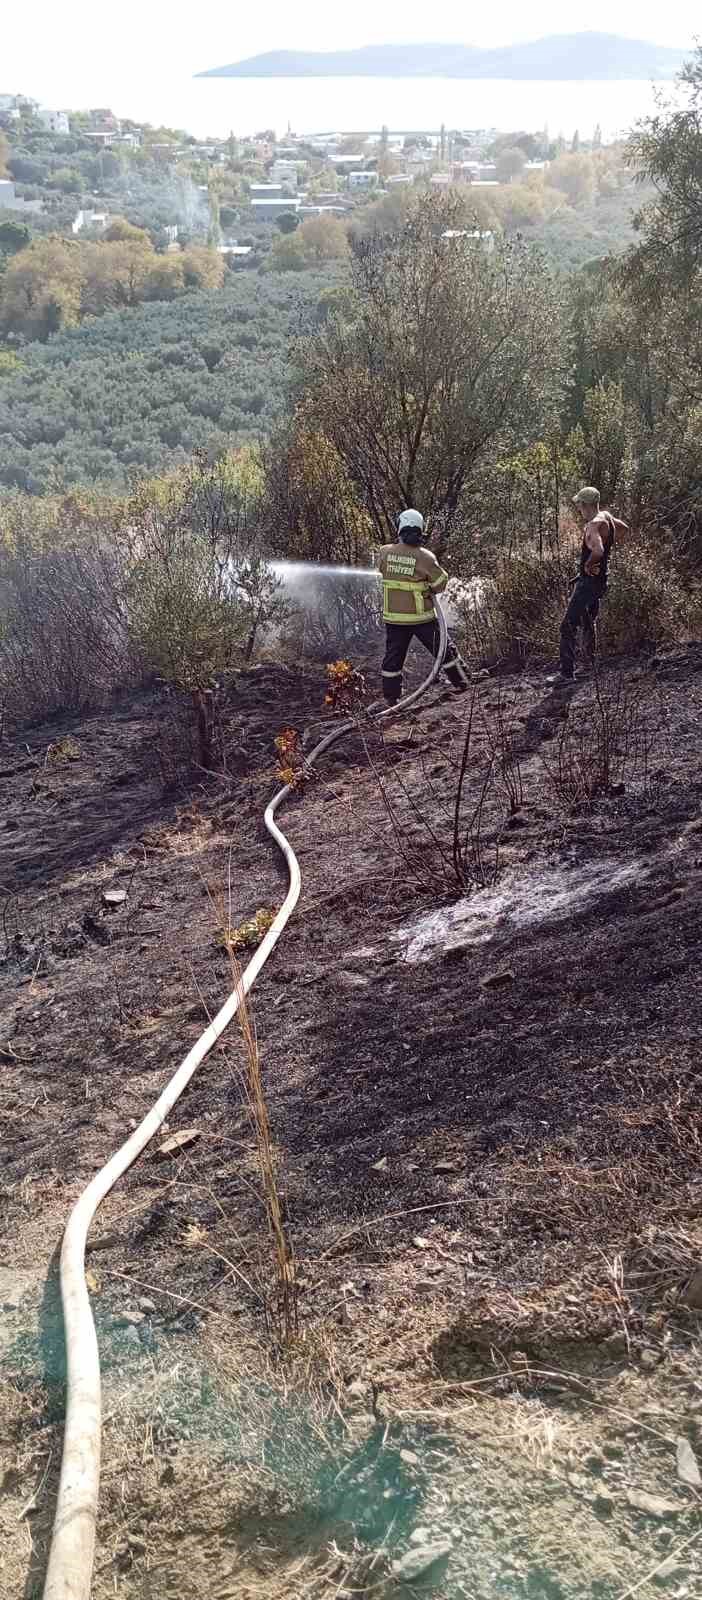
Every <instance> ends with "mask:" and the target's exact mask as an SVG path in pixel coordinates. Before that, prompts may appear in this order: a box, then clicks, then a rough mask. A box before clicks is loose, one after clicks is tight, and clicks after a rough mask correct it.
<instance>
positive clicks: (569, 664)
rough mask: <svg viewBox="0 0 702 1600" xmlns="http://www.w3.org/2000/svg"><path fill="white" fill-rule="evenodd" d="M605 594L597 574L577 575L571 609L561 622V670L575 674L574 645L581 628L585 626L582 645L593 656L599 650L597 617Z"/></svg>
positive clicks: (566, 673)
mask: <svg viewBox="0 0 702 1600" xmlns="http://www.w3.org/2000/svg"><path fill="white" fill-rule="evenodd" d="M603 595H604V589H603V587H602V584H601V583H600V582H599V581H598V579H597V578H588V577H582V578H578V580H577V583H576V585H575V588H574V589H573V593H572V595H571V597H570V604H569V606H568V610H567V611H566V614H565V616H564V618H563V621H562V623H561V672H562V673H563V676H564V677H565V678H572V676H573V673H574V671H575V646H576V642H577V637H578V628H582V630H583V649H584V651H585V654H586V656H588V657H589V659H590V660H591V661H592V660H594V657H595V653H596V650H597V617H598V613H599V609H600V601H601V600H602V597H603Z"/></svg>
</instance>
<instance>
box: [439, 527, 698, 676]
mask: <svg viewBox="0 0 702 1600" xmlns="http://www.w3.org/2000/svg"><path fill="white" fill-rule="evenodd" d="M577 560H578V547H577V546H576V545H575V544H573V545H572V546H570V545H569V546H568V547H566V549H565V550H564V551H562V552H560V553H557V554H549V555H545V556H544V557H543V558H542V559H540V558H539V557H538V555H536V554H535V553H534V554H526V555H524V554H520V555H516V556H512V557H504V558H500V559H499V560H498V561H497V562H496V563H495V566H494V569H493V571H492V573H491V574H490V575H489V576H488V577H487V578H485V579H484V580H483V582H482V584H481V586H480V589H479V591H478V592H477V594H476V593H475V592H473V593H466V595H465V597H464V598H463V599H461V600H459V601H458V603H457V610H458V612H459V615H460V617H461V621H462V623H463V625H464V628H465V633H466V643H467V646H468V649H469V650H470V652H471V653H472V654H474V655H477V656H479V657H480V658H481V659H482V660H485V661H489V662H498V661H503V662H507V661H511V662H518V661H520V660H525V659H526V658H527V657H529V656H553V655H554V654H556V652H557V649H558V637H559V631H560V625H561V620H562V617H563V613H564V610H565V607H566V605H567V603H568V598H569V595H570V580H571V578H572V576H573V574H574V573H575V572H576V571H577ZM701 626H702V594H701V593H700V591H699V589H697V588H694V587H691V586H690V585H689V584H687V583H686V582H685V581H684V579H683V578H682V577H681V575H680V573H679V572H678V571H676V569H675V567H674V566H673V565H672V563H671V561H670V559H669V555H668V553H667V552H666V553H665V554H661V552H660V551H659V552H654V551H653V550H652V549H651V547H650V546H648V545H646V544H631V545H628V546H622V548H621V549H620V550H618V551H617V553H616V555H615V557H614V560H613V562H612V568H611V575H610V582H609V588H608V591H607V596H606V600H605V603H604V605H603V607H602V611H601V622H600V648H601V650H602V652H603V654H605V655H611V654H623V653H626V652H628V651H636V650H643V649H655V648H656V647H657V646H659V645H661V644H668V643H673V642H674V641H676V640H683V639H687V638H690V637H691V636H693V635H695V634H696V633H698V632H699V631H700V627H701Z"/></svg>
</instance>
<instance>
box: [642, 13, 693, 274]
mask: <svg viewBox="0 0 702 1600" xmlns="http://www.w3.org/2000/svg"><path fill="white" fill-rule="evenodd" d="M678 82H679V85H680V91H681V97H682V103H680V104H678V105H677V106H675V107H673V108H672V109H670V108H665V109H661V110H659V111H658V112H657V114H656V115H655V116H653V117H649V118H647V120H646V121H644V122H641V123H639V126H638V127H637V128H636V129H635V131H634V133H633V134H632V136H631V139H630V141H629V145H628V147H627V161H628V163H629V166H630V167H632V168H633V170H634V171H635V172H636V173H637V174H638V175H639V177H641V178H644V179H647V180H648V182H649V183H651V184H653V186H654V188H655V190H656V197H655V199H654V200H653V201H652V202H651V203H650V204H649V205H646V206H644V207H643V208H642V209H641V211H639V213H638V216H637V217H636V218H635V225H636V227H637V228H638V230H639V231H640V232H641V233H642V235H643V239H642V243H641V244H640V245H638V246H637V247H636V248H635V249H633V250H632V251H631V252H630V255H629V257H628V260H627V262H626V265H625V277H626V281H627V282H628V283H629V284H630V285H631V286H632V288H633V289H634V291H635V292H636V293H638V294H643V293H646V294H648V295H649V296H650V297H652V298H653V299H654V300H656V301H658V302H660V301H661V300H663V299H664V298H665V295H666V293H667V292H668V290H669V289H670V288H672V289H673V290H674V292H678V291H679V290H689V289H690V288H691V287H692V285H693V284H694V283H695V281H696V279H697V274H698V272H699V270H700V267H702V45H698V47H697V50H696V52H695V56H694V57H693V58H692V59H691V60H690V61H688V62H687V63H686V64H685V66H684V67H683V70H682V72H681V74H680V77H679V80H678Z"/></svg>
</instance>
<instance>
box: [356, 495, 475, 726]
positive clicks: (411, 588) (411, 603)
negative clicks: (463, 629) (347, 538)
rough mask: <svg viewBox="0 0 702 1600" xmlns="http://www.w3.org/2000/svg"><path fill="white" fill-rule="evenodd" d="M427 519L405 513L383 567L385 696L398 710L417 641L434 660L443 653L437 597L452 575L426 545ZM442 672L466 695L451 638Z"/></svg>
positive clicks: (380, 558) (380, 564) (463, 673)
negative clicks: (440, 650) (404, 673)
mask: <svg viewBox="0 0 702 1600" xmlns="http://www.w3.org/2000/svg"><path fill="white" fill-rule="evenodd" d="M423 532H424V518H423V516H422V514H421V512H419V511H403V512H402V515H401V516H400V517H399V519H398V524H397V543H396V544H386V545H383V548H382V550H381V551H380V553H379V556H378V568H379V571H380V573H381V575H382V579H383V621H384V623H385V656H384V659H383V667H382V674H383V695H384V697H385V699H386V700H387V702H388V704H389V705H391V706H394V705H396V704H397V702H398V700H399V699H400V697H401V695H402V669H403V667H404V664H405V657H406V655H407V651H408V650H409V647H410V645H411V643H412V640H413V639H418V640H419V642H420V644H423V645H424V648H425V650H429V651H430V653H431V655H433V656H435V655H436V654H437V651H438V648H439V624H438V622H437V620H436V611H435V609H434V595H435V594H441V593H442V591H443V590H444V589H445V588H446V585H447V583H448V573H447V572H444V570H443V568H442V567H440V566H439V563H438V561H437V559H436V556H435V555H433V554H432V552H431V550H427V549H426V548H425V547H424V546H423V545H422V542H421V540H422V534H423ZM443 671H444V672H445V674H446V677H447V679H448V681H449V683H450V684H451V687H452V689H454V690H455V691H456V692H457V693H459V694H463V693H464V692H465V690H466V689H467V688H468V677H467V674H466V670H465V667H464V665H463V662H462V661H461V658H460V656H459V654H458V651H457V649H456V646H455V644H454V643H453V641H452V640H451V639H449V642H448V646H447V649H446V655H445V656H444V665H443Z"/></svg>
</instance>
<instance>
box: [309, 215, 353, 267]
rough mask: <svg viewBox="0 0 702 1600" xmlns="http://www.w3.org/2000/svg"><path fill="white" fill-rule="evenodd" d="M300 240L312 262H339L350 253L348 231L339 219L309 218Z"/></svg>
mask: <svg viewBox="0 0 702 1600" xmlns="http://www.w3.org/2000/svg"><path fill="white" fill-rule="evenodd" d="M300 238H301V239H302V242H303V245H304V247H305V252H306V254H307V257H308V259H309V260H310V261H339V260H342V259H343V258H344V257H345V256H347V255H348V253H349V242H348V238H347V235H346V229H345V227H344V225H343V222H340V221H339V218H338V217H325V216H321V217H307V218H306V220H305V222H303V224H302V227H301V228H300Z"/></svg>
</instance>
